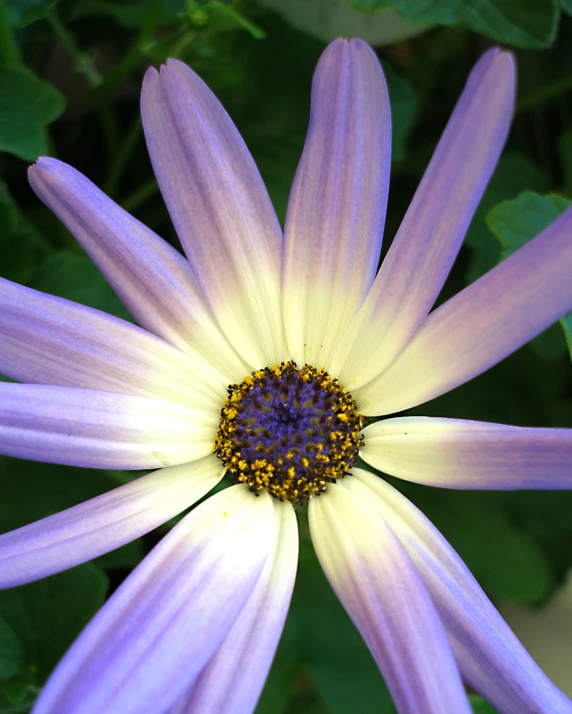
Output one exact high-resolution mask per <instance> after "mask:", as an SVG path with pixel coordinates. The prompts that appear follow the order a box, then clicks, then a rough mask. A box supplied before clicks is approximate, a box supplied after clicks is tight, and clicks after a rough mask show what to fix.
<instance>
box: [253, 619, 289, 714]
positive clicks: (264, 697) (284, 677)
mask: <svg viewBox="0 0 572 714" xmlns="http://www.w3.org/2000/svg"><path fill="white" fill-rule="evenodd" d="M299 669H300V642H299V635H298V630H297V628H296V622H295V618H294V617H293V616H292V613H290V614H289V615H288V618H287V620H286V626H285V628H284V632H283V633H282V637H281V638H280V644H279V645H278V650H277V651H276V656H275V658H274V662H273V663H272V667H271V668H270V673H269V675H268V679H267V680H266V684H265V685H264V689H263V690H262V694H261V696H260V701H259V702H258V706H257V707H256V711H255V714H288V712H290V711H293V708H292V706H291V701H292V697H293V694H294V686H293V685H294V682H295V676H296V673H297V671H298V670H299Z"/></svg>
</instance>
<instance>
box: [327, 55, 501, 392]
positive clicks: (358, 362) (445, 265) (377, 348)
mask: <svg viewBox="0 0 572 714" xmlns="http://www.w3.org/2000/svg"><path fill="white" fill-rule="evenodd" d="M514 94H515V65H514V59H513V57H512V55H511V54H510V53H508V52H504V51H502V50H499V49H498V48H494V49H492V50H489V52H487V53H486V54H485V55H484V56H483V57H482V58H481V60H480V61H479V62H478V63H477V65H476V67H475V68H474V69H473V71H472V72H471V75H470V76H469V79H468V81H467V84H466V86H465V89H464V91H463V94H462V95H461V98H460V99H459V101H458V103H457V106H456V107H455V111H454V112H453V114H452V116H451V119H450V120H449V123H448V124H447V127H446V129H445V131H444V133H443V136H442V138H441V140H440V142H439V145H438V146H437V149H436V150H435V153H434V155H433V158H432V159H431V162H430V163H429V166H428V168H427V170H426V171H425V175H424V176H423V179H422V181H421V183H420V185H419V188H418V189H417V192H416V193H415V196H414V197H413V201H412V202H411V206H410V207H409V210H408V211H407V214H406V215H405V218H404V219H403V223H402V224H401V226H400V228H399V231H398V233H397V235H396V236H395V239H394V241H393V244H392V245H391V248H390V249H389V252H388V254H387V257H386V258H385V260H384V261H383V264H382V266H381V268H380V270H379V273H378V275H377V277H376V279H375V282H374V284H373V287H372V289H371V291H370V293H369V295H368V297H367V299H366V301H365V303H364V305H363V307H362V309H361V311H360V313H359V314H358V315H357V317H356V320H355V324H352V325H351V326H350V329H349V331H348V334H347V335H346V336H345V338H344V340H343V342H342V344H341V345H340V348H339V355H338V363H337V365H336V370H335V371H336V373H337V374H338V375H339V376H340V379H341V380H342V382H343V384H344V385H345V386H346V387H347V388H348V389H352V390H353V389H355V388H356V387H358V386H361V385H363V384H365V383H366V382H368V381H370V380H371V379H373V378H374V377H376V376H377V375H378V374H379V373H380V372H381V371H382V370H383V369H385V368H386V367H387V366H388V365H389V364H390V363H391V362H392V361H393V360H394V359H395V357H396V356H397V355H398V354H399V352H401V350H402V349H403V348H404V347H405V345H406V344H407V342H408V341H409V340H410V339H411V337H412V335H413V334H414V333H415V332H416V330H417V329H418V327H419V325H420V324H421V322H422V321H423V320H424V319H425V317H426V315H427V313H428V312H429V310H430V309H431V306H432V305H433V303H434V302H435V299H436V298H437V295H438V294H439V292H440V290H441V288H442V286H443V283H444V282H445V279H446V277H447V275H448V274H449V270H450V269H451V266H452V265H453V261H454V260H455V258H456V256H457V253H458V251H459V248H460V247H461V243H462V241H463V238H464V236H465V233H466V231H467V228H468V227H469V223H470V222H471V219H472V217H473V213H474V212H475V209H476V207H477V204H478V203H479V201H480V199H481V196H482V194H483V192H484V190H485V187H486V185H487V183H488V181H489V178H490V177H491V174H492V172H493V169H494V167H495V164H496V162H497V159H498V157H499V156H500V153H501V151H502V148H503V145H504V143H505V140H506V136H507V134H508V129H509V126H510V121H511V118H512V113H513V107H514ZM348 353H349V354H348Z"/></svg>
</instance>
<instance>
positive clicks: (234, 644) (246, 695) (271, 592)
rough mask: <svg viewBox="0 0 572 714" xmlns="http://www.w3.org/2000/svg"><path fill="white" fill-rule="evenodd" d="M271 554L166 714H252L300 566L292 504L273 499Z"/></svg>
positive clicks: (280, 630)
mask: <svg viewBox="0 0 572 714" xmlns="http://www.w3.org/2000/svg"><path fill="white" fill-rule="evenodd" d="M273 506H274V511H275V515H276V532H275V537H274V552H272V553H271V554H270V555H269V557H268V560H267V561H266V565H265V567H264V570H263V571H262V574H261V576H260V579H259V580H258V582H257V583H256V586H255V588H254V590H253V591H252V594H251V595H250V598H249V600H248V602H247V603H246V605H245V606H244V608H243V610H242V612H241V613H240V615H239V617H238V619H237V621H236V623H235V625H234V627H233V628H232V630H231V631H230V632H229V634H228V635H227V637H226V638H225V640H224V641H223V643H222V645H221V646H220V647H219V649H218V650H217V652H216V654H215V655H214V657H213V658H212V659H211V661H210V662H209V663H208V664H207V666H206V667H205V669H204V670H203V671H202V672H201V674H200V676H199V678H198V680H197V682H196V683H195V684H194V686H193V687H192V688H191V691H190V693H189V694H187V695H186V696H184V697H183V698H182V699H181V700H179V702H178V703H177V704H176V705H175V706H174V707H173V708H172V709H171V710H170V711H169V714H247V713H248V712H253V711H254V709H255V707H256V702H257V701H258V698H259V696H260V693H261V691H262V688H263V686H264V682H265V681H266V677H267V675H268V670H269V669H270V665H271V664H272V659H273V658H274V653H275V651H276V647H277V645H278V640H279V639H280V635H281V634H282V628H283V627H284V621H285V619H286V615H287V613H288V608H289V605H290V599H291V597H292V590H293V588H294V580H295V578H296V566H297V563H298V526H297V522H296V515H295V513H294V509H293V508H292V506H291V505H290V503H288V502H285V503H280V501H277V500H276V499H273Z"/></svg>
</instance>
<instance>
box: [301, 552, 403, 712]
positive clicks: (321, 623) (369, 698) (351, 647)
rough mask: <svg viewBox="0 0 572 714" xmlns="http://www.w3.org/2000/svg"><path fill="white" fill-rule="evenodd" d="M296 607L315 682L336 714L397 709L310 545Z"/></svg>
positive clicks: (304, 560)
mask: <svg viewBox="0 0 572 714" xmlns="http://www.w3.org/2000/svg"><path fill="white" fill-rule="evenodd" d="M308 565H313V567H308ZM292 612H293V616H294V617H295V618H296V621H297V623H298V627H299V628H300V631H301V632H302V633H303V646H304V649H305V655H306V659H307V662H308V665H309V667H310V671H311V673H312V675H313V677H314V681H315V684H316V687H317V689H318V691H319V692H320V693H321V695H322V697H323V699H324V701H325V702H326V704H327V705H328V706H329V707H330V709H331V710H332V712H334V714H355V713H356V712H359V713H360V714H395V707H394V705H393V702H392V700H391V697H390V695H389V692H388V691H387V687H386V686H385V684H384V682H383V679H382V677H381V675H380V673H379V670H378V668H377V666H376V664H375V662H374V660H373V657H372V656H371V654H370V652H369V650H368V649H367V647H366V645H365V643H364V641H363V640H362V638H361V636H360V634H359V633H358V631H357V629H356V628H355V626H354V625H353V623H352V622H351V620H350V619H349V617H348V615H347V614H346V612H345V611H344V609H343V607H342V606H341V604H340V603H339V601H338V599H337V597H336V596H335V594H334V592H333V591H332V589H331V587H330V585H329V583H328V581H327V580H326V578H325V576H324V575H323V573H322V571H321V569H320V568H319V566H318V565H317V564H316V562H315V556H314V555H313V553H312V551H311V549H310V547H308V549H307V551H306V552H305V553H303V554H302V559H301V568H300V573H299V576H298V580H297V583H296V591H295V595H294V601H293V603H292Z"/></svg>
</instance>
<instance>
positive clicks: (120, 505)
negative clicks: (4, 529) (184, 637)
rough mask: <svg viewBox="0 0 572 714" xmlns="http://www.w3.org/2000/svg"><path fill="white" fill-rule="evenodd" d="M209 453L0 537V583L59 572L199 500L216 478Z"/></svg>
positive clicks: (219, 468) (218, 468)
mask: <svg viewBox="0 0 572 714" xmlns="http://www.w3.org/2000/svg"><path fill="white" fill-rule="evenodd" d="M222 472H223V468H222V464H221V463H220V461H219V460H218V459H217V457H216V456H215V455H214V454H212V455H210V456H207V457H205V458H204V459H201V460H200V461H195V462H194V463H191V464H182V465H181V466H171V467H169V468H166V469H161V470H160V471H154V472H153V473H150V474H147V475H146V476H141V477H140V478H137V479H135V480H134V481H130V482H129V483H126V484H125V485H123V486H120V487H119V488H115V489H113V490H112V491H108V492H107V493H104V494H102V495H101V496H97V498H92V499H91V500H89V501H86V502H85V503H80V504H79V505H78V506H74V507H73V508H68V509H66V510H65V511H61V512H60V513H56V514H55V515H53V516H48V518H43V519H42V520H41V521H36V522H35V523H31V524H30V525H28V526H24V527H23V528H18V529H17V530H14V531H11V532H10V533H5V534H3V535H0V587H1V588H10V587H14V586H15V585H22V584H23V583H29V582H31V581H32V580H38V579H39V578H44V577H46V576H47V575H53V574H54V573H59V572H60V571H62V570H67V569H68V568H73V567H74V565H79V564H80V563H85V562H86V561H88V560H91V559H92V558H96V557H97V556H99V555H103V554H104V553H108V552H109V551H110V550H114V549H115V548H119V546H121V545H124V544H125V543H129V542H130V541H132V540H134V539H135V538H139V536H142V535H144V534H145V533H148V532H149V531H151V530H153V528H156V527H157V526H159V525H161V524H162V523H165V522H166V521H168V520H169V519H170V518H173V517H174V516H176V515H177V514H178V513H180V512H181V511H184V510H185V508H188V507H189V506H191V505H192V504H193V503H195V502H196V501H198V500H199V499H200V498H202V497H203V496H204V495H205V494H206V493H208V492H209V491H210V490H211V488H213V487H214V486H216V484H217V483H218V482H219V481H220V479H221V478H222Z"/></svg>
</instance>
